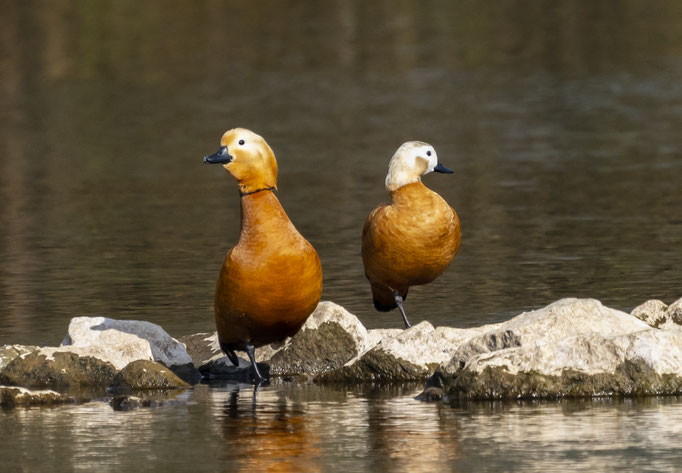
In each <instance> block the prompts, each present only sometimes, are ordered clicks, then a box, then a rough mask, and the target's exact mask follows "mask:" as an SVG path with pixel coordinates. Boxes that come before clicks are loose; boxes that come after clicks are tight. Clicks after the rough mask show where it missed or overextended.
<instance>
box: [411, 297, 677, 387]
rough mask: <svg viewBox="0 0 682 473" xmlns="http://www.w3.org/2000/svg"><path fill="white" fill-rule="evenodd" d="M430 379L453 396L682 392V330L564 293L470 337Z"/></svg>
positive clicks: (652, 310) (652, 308)
mask: <svg viewBox="0 0 682 473" xmlns="http://www.w3.org/2000/svg"><path fill="white" fill-rule="evenodd" d="M659 308H660V305H658V304H648V306H647V308H646V310H647V311H648V313H654V314H655V313H657V312H656V311H658V312H660V310H659ZM633 312H635V311H633ZM643 312H644V309H642V310H640V311H638V313H643ZM657 319H658V317H657V316H655V317H654V318H653V319H651V318H648V317H647V319H646V320H652V321H654V322H655V321H656V320H657ZM427 387H434V388H439V387H442V388H443V390H444V392H445V393H446V397H447V398H448V399H450V400H454V399H458V398H466V399H517V398H537V397H563V396H598V395H613V394H617V395H644V394H677V393H680V392H682V391H681V389H682V331H677V330H674V331H673V330H660V329H656V328H652V327H651V326H650V325H648V324H646V323H644V322H643V321H642V320H640V319H639V318H637V317H635V316H634V315H628V314H625V313H623V312H620V311H616V310H613V309H608V308H606V307H604V306H603V305H601V303H599V302H598V301H595V300H591V299H587V300H578V299H563V300H560V301H557V302H555V303H553V304H550V305H549V306H547V307H545V308H543V309H540V310H537V311H533V312H527V313H523V314H521V315H519V316H517V317H515V318H514V319H512V320H510V321H508V322H505V323H502V324H500V325H499V326H498V327H496V328H495V329H494V330H491V331H488V332H487V333H485V334H483V335H480V336H478V337H474V338H472V339H470V340H469V341H468V342H466V343H464V344H463V345H462V346H461V347H460V348H459V349H458V350H457V351H456V352H455V354H454V356H453V357H452V359H451V360H449V361H448V362H446V363H443V364H442V365H441V366H439V367H438V369H437V370H436V372H435V373H434V375H433V376H432V377H431V379H430V380H429V382H428V383H427ZM424 397H427V395H426V394H425V395H424Z"/></svg>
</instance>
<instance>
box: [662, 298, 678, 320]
mask: <svg viewBox="0 0 682 473" xmlns="http://www.w3.org/2000/svg"><path fill="white" fill-rule="evenodd" d="M665 314H666V316H667V317H668V320H669V321H670V322H672V323H674V324H675V325H678V326H680V325H682V298H680V299H677V300H676V301H675V302H673V303H672V304H670V306H669V307H668V310H666V311H665Z"/></svg>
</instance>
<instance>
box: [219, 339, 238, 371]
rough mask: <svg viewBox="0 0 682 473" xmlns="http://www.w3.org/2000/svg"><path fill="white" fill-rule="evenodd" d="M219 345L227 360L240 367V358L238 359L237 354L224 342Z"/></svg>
mask: <svg viewBox="0 0 682 473" xmlns="http://www.w3.org/2000/svg"><path fill="white" fill-rule="evenodd" d="M219 343H220V349H221V350H222V351H223V353H225V355H227V358H228V359H229V360H230V362H231V363H232V364H233V365H234V366H236V367H239V358H237V354H236V353H235V352H234V350H233V349H232V348H230V347H228V346H227V345H225V344H224V343H222V342H219Z"/></svg>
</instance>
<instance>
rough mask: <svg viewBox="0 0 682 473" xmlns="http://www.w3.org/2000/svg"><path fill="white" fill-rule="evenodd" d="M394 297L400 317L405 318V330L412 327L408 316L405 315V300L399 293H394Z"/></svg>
mask: <svg viewBox="0 0 682 473" xmlns="http://www.w3.org/2000/svg"><path fill="white" fill-rule="evenodd" d="M393 297H394V298H395V303H396V305H397V306H398V310H399V311H400V315H402V316H403V322H405V328H410V327H412V325H410V322H408V321H407V315H405V309H404V308H403V298H402V296H401V295H400V293H398V291H393Z"/></svg>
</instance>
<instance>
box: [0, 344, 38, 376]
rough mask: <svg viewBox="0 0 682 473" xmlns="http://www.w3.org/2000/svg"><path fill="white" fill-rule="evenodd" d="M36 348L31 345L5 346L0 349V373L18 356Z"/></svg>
mask: <svg viewBox="0 0 682 473" xmlns="http://www.w3.org/2000/svg"><path fill="white" fill-rule="evenodd" d="M37 349H38V347H36V346H32V345H5V346H3V347H0V371H2V370H3V369H5V366H7V365H8V364H9V362H10V361H12V360H13V359H15V358H16V357H17V356H19V355H26V354H28V353H31V352H32V351H34V350H37Z"/></svg>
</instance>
